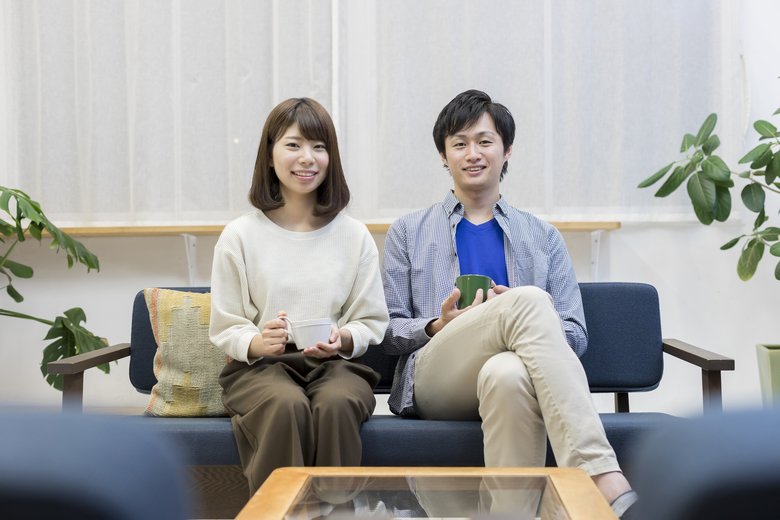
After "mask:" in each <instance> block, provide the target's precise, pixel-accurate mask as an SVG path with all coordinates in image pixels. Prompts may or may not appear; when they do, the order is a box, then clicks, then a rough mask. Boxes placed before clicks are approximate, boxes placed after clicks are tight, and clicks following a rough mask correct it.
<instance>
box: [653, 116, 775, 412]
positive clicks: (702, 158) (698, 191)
mask: <svg viewBox="0 0 780 520" xmlns="http://www.w3.org/2000/svg"><path fill="white" fill-rule="evenodd" d="M778 114H780V109H777V110H776V111H775V112H774V114H772V115H773V116H777V115H778ZM717 120H718V118H717V115H715V114H710V115H709V116H707V118H706V119H705V120H704V123H703V124H702V125H701V127H700V128H699V131H698V132H697V133H696V135H693V134H685V136H684V137H683V140H682V145H681V146H680V152H681V153H682V154H684V156H683V157H682V158H681V159H678V160H677V161H674V162H672V163H669V164H667V165H666V166H664V167H663V168H661V169H660V170H658V171H657V172H655V173H654V174H653V175H651V176H650V177H648V178H647V179H645V180H644V181H642V182H641V183H640V184H639V187H640V188H647V187H649V186H652V185H653V184H655V183H657V182H658V181H660V180H661V179H663V178H664V177H666V180H665V181H664V183H663V184H661V187H660V188H659V189H658V190H657V191H656V192H655V196H656V197H666V196H667V195H669V194H671V193H673V192H674V191H675V190H677V188H679V187H680V186H682V184H683V182H685V183H686V188H687V191H688V196H689V197H690V199H691V204H692V205H693V211H694V213H695V214H696V217H697V218H698V219H699V222H701V223H702V224H704V225H707V226H708V225H710V224H712V223H713V222H714V221H718V222H725V221H726V220H728V218H729V216H730V215H731V204H732V195H731V190H732V189H735V190H736V189H739V190H740V200H741V201H742V204H743V205H744V206H745V208H747V209H748V210H749V211H751V212H753V213H755V214H756V217H755V220H754V221H753V229H752V230H751V231H750V232H747V233H743V234H741V235H739V236H738V237H735V238H733V239H731V240H729V241H728V242H726V243H725V244H723V245H722V246H721V249H722V250H726V249H731V248H732V247H734V246H736V245H737V244H738V243H740V242H742V251H741V252H740V255H739V260H738V261H737V274H738V275H739V277H740V278H741V279H742V280H745V281H747V280H750V279H751V278H752V277H753V275H754V274H755V272H756V268H757V267H758V264H759V262H760V261H761V259H762V258H763V257H764V254H765V252H766V251H767V250H768V251H769V254H770V255H771V256H774V257H780V227H778V226H777V225H772V224H773V223H772V222H771V219H770V218H769V216H768V215H767V214H766V206H765V203H766V198H767V195H769V196H770V197H772V196H776V195H777V194H780V131H778V129H777V127H776V126H775V125H774V124H772V123H771V122H769V121H766V120H763V119H762V120H758V121H756V122H754V123H753V128H754V129H755V131H756V132H758V135H759V144H758V145H757V146H755V147H754V148H753V149H752V150H750V151H749V152H748V153H746V154H745V155H744V156H743V157H742V158H741V159H740V160H739V164H740V165H745V167H744V168H745V169H743V170H742V171H739V172H737V171H733V170H732V169H731V168H729V166H728V165H726V163H725V162H724V161H723V160H722V159H721V158H720V157H719V156H717V155H716V154H715V151H716V150H717V148H718V146H720V139H719V138H718V136H717V135H715V134H713V133H712V132H713V130H714V129H715V125H716V123H717ZM735 180H737V182H735ZM775 224H778V223H775ZM774 275H775V278H776V279H777V280H780V260H778V262H777V264H776V265H775V269H774ZM756 348H757V355H758V364H759V377H760V380H761V391H762V396H763V399H764V403H765V405H767V406H771V405H773V404H774V405H780V345H763V344H759V345H757V346H756Z"/></svg>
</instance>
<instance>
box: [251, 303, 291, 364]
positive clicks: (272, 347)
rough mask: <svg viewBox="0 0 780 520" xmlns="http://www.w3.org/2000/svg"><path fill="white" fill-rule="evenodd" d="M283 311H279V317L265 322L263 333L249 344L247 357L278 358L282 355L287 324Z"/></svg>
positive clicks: (285, 314) (285, 340)
mask: <svg viewBox="0 0 780 520" xmlns="http://www.w3.org/2000/svg"><path fill="white" fill-rule="evenodd" d="M286 316H287V313H286V312H285V311H279V317H278V318H276V319H274V320H270V321H267V322H265V325H263V331H262V332H261V333H260V334H257V335H255V337H254V338H252V341H251V342H249V357H250V358H259V357H263V356H279V355H281V354H283V353H284V347H285V345H286V344H287V322H286V321H284V320H283V319H282V318H284V317H286Z"/></svg>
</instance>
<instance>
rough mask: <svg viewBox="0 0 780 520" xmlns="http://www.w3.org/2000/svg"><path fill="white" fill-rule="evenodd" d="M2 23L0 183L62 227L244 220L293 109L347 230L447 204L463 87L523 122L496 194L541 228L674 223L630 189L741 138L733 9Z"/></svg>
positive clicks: (544, 8) (357, 8) (100, 4)
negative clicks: (451, 111) (257, 169)
mask: <svg viewBox="0 0 780 520" xmlns="http://www.w3.org/2000/svg"><path fill="white" fill-rule="evenodd" d="M0 6H1V7H0V9H1V10H0V16H2V19H0V23H1V25H0V28H2V36H1V37H0V66H2V70H3V74H2V76H1V77H0V143H2V146H0V147H1V148H2V150H0V161H2V162H0V164H1V165H2V168H1V169H0V183H2V184H4V185H11V186H16V187H20V188H22V189H25V190H26V191H28V192H29V193H30V194H31V195H32V196H34V197H35V198H37V199H38V200H40V202H41V203H42V205H43V207H44V210H46V211H47V213H48V214H49V215H50V217H52V218H54V220H55V222H57V223H59V224H61V225H89V224H92V225H109V224H115V225H116V224H126V225H131V224H136V225H141V224H192V223H224V222H226V221H227V220H229V219H230V218H233V217H235V216H237V215H239V214H241V213H243V212H245V211H247V210H248V209H249V205H248V203H247V202H246V193H247V190H248V188H249V183H250V179H251V175H252V168H253V166H254V160H255V155H256V150H257V144H258V139H259V136H260V131H261V128H262V124H263V122H264V119H265V116H266V115H267V113H268V112H269V111H270V109H271V108H272V107H273V106H274V105H275V104H276V103H278V102H279V101H281V100H283V99H286V98H288V97H297V96H310V97H313V98H316V99H318V100H319V101H320V102H322V103H323V105H325V106H326V108H328V109H329V110H330V111H331V113H332V115H333V117H334V120H335V121H336V124H337V130H338V132H339V135H340V140H341V143H340V144H341V149H342V155H343V159H344V161H345V165H346V171H347V176H348V180H349V183H350V187H351V189H352V195H353V202H352V204H351V206H350V211H351V212H352V213H353V214H354V215H355V216H357V217H359V218H362V219H364V220H367V221H370V220H388V219H392V218H393V217H396V216H398V215H400V214H402V213H404V212H407V211H411V210H414V209H417V208H420V207H422V206H426V205H428V204H431V203H432V202H435V201H437V200H440V199H441V198H442V197H443V196H444V194H445V191H446V190H447V188H448V187H449V185H450V181H449V178H448V177H447V173H446V171H445V170H443V169H442V167H441V162H440V161H439V159H438V157H437V153H436V149H435V147H434V145H433V140H432V137H431V130H432V127H433V123H434V121H435V119H436V116H437V114H438V112H439V110H440V109H441V108H442V107H443V106H444V105H445V104H446V103H447V102H448V101H449V100H450V99H451V98H452V97H453V96H455V95H456V94H457V93H459V92H461V91H463V90H466V89H469V88H478V89H481V90H485V91H486V92H488V93H489V94H491V96H493V98H494V99H495V100H496V101H499V102H502V103H504V104H505V105H507V106H508V107H509V109H510V110H511V111H512V112H513V114H514V116H515V119H516V121H517V126H518V128H517V136H516V139H515V145H514V154H513V156H512V159H511V160H510V166H509V174H508V175H507V177H506V179H505V180H504V182H503V186H502V192H503V193H504V195H505V196H506V197H507V198H508V199H509V200H510V202H512V203H513V204H515V205H517V206H519V207H521V208H524V209H528V210H530V211H533V212H536V213H538V214H540V215H542V216H545V217H548V218H554V219H572V220H595V219H603V218H608V219H617V220H645V219H669V218H689V217H690V216H691V215H692V212H691V211H690V210H689V209H688V207H689V204H688V203H687V202H686V199H685V195H684V194H682V193H680V194H678V195H679V196H674V197H671V198H670V200H667V201H659V200H658V199H655V198H654V197H652V191H650V190H638V189H637V188H636V185H637V184H638V183H639V181H641V180H642V179H643V178H645V177H647V176H649V175H650V174H651V173H653V172H654V171H655V170H657V169H659V168H660V167H661V166H663V165H664V164H665V163H668V162H670V161H671V160H672V159H674V158H676V157H677V150H678V148H679V142H680V140H681V138H682V135H683V134H684V133H685V132H692V133H693V132H695V131H696V130H697V129H698V125H699V124H700V123H701V122H702V121H703V120H704V118H705V117H706V115H707V114H709V113H710V112H718V113H719V115H720V116H721V122H720V124H719V126H718V128H717V130H716V131H717V132H718V133H719V134H720V135H721V138H722V140H723V141H724V142H732V143H734V142H737V143H738V142H740V137H741V136H742V135H743V131H744V124H745V121H744V120H743V118H744V116H743V114H744V112H745V103H744V101H743V86H742V84H741V73H740V71H741V67H740V61H739V60H740V56H739V48H738V40H739V34H738V28H739V20H738V16H739V4H738V3H735V2H732V1H720V2H713V1H711V0H686V1H685V2H680V1H679V0H650V1H645V2H641V3H640V2H625V1H623V0H594V1H590V2H579V1H577V0H547V1H538V0H523V1H518V0H501V1H495V0H494V1H489V2H488V1H481V0H473V1H472V0H435V1H434V0H429V1H426V2H419V1H414V0H401V1H397V0H396V1H393V2H386V1H380V0H342V1H339V0H331V1H322V0H278V1H276V0H274V1H272V0H268V1H252V0H245V1H240V0H224V1H217V0H113V1H112V0H93V1H88V0H72V1H64V0H0ZM738 152H739V150H738V149H736V148H735V149H731V150H729V149H726V150H725V151H724V153H725V154H726V155H727V158H729V159H733V158H734V156H735V155H736V154H737V153H738ZM729 154H731V155H729Z"/></svg>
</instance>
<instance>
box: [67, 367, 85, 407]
mask: <svg viewBox="0 0 780 520" xmlns="http://www.w3.org/2000/svg"><path fill="white" fill-rule="evenodd" d="M62 378H63V383H62V411H64V412H74V413H81V411H82V410H83V401H84V372H79V373H77V374H63V376H62Z"/></svg>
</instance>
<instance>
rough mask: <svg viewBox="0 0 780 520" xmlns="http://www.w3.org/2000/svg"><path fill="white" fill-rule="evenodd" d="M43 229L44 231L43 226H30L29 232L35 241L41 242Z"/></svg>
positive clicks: (33, 224) (34, 224)
mask: <svg viewBox="0 0 780 520" xmlns="http://www.w3.org/2000/svg"><path fill="white" fill-rule="evenodd" d="M42 229H43V226H41V225H40V224H36V223H35V222H33V223H32V224H30V227H29V228H28V231H29V232H30V236H31V237H33V238H34V239H35V240H37V241H38V242H40V241H41V231H42Z"/></svg>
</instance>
